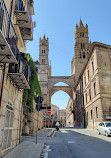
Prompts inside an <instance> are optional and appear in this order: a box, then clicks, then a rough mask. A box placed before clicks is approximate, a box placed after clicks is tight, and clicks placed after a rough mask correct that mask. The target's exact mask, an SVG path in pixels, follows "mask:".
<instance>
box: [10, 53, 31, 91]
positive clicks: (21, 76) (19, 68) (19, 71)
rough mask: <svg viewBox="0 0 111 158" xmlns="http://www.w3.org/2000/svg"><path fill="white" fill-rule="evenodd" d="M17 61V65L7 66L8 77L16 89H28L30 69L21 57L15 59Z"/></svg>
mask: <svg viewBox="0 0 111 158" xmlns="http://www.w3.org/2000/svg"><path fill="white" fill-rule="evenodd" d="M17 61H18V64H9V71H8V76H9V77H10V78H11V80H12V81H13V83H14V84H15V85H16V86H17V87H18V89H30V86H29V78H30V75H31V70H30V67H29V65H28V64H27V62H26V61H25V59H24V58H23V57H22V56H21V55H19V56H18V57H17Z"/></svg>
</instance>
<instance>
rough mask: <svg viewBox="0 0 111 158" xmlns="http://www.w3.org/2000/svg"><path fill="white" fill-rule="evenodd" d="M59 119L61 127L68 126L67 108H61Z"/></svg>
mask: <svg viewBox="0 0 111 158" xmlns="http://www.w3.org/2000/svg"><path fill="white" fill-rule="evenodd" d="M59 121H60V126H61V127H65V126H66V109H61V110H59Z"/></svg>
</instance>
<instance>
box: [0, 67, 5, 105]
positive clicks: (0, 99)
mask: <svg viewBox="0 0 111 158" xmlns="http://www.w3.org/2000/svg"><path fill="white" fill-rule="evenodd" d="M5 67H6V64H5V65H4V69H3V78H2V87H1V96H0V108H1V103H2V95H3V88H4V80H5Z"/></svg>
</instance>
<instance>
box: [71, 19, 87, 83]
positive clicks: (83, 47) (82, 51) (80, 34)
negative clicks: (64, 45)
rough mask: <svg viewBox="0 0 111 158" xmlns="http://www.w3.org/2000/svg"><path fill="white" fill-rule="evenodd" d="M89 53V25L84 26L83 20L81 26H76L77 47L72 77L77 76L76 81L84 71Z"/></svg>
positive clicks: (73, 60) (72, 64) (75, 48)
mask: <svg viewBox="0 0 111 158" xmlns="http://www.w3.org/2000/svg"><path fill="white" fill-rule="evenodd" d="M88 53H89V37H88V25H87V24H86V26H84V25H83V23H82V21H81V19H80V22H79V25H77V24H76V29H75V46H74V58H73V59H72V63H71V69H72V75H75V81H76V82H77V80H78V77H79V75H80V73H81V70H82V69H83V67H84V65H85V63H86V61H87V57H88Z"/></svg>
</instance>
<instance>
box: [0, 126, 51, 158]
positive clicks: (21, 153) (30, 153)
mask: <svg viewBox="0 0 111 158" xmlns="http://www.w3.org/2000/svg"><path fill="white" fill-rule="evenodd" d="M52 132H53V129H52V128H50V129H47V128H43V129H41V130H40V131H38V137H47V136H48V135H49V134H50V133H51V134H52ZM35 136H36V133H35V134H34V135H32V137H35ZM25 137H31V136H25ZM43 148H44V143H37V144H35V142H32V141H27V140H25V141H23V142H22V143H21V144H19V145H18V146H16V147H15V148H14V149H12V150H11V151H10V152H9V153H7V154H6V155H5V156H4V157H3V158H40V155H41V153H42V150H43Z"/></svg>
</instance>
